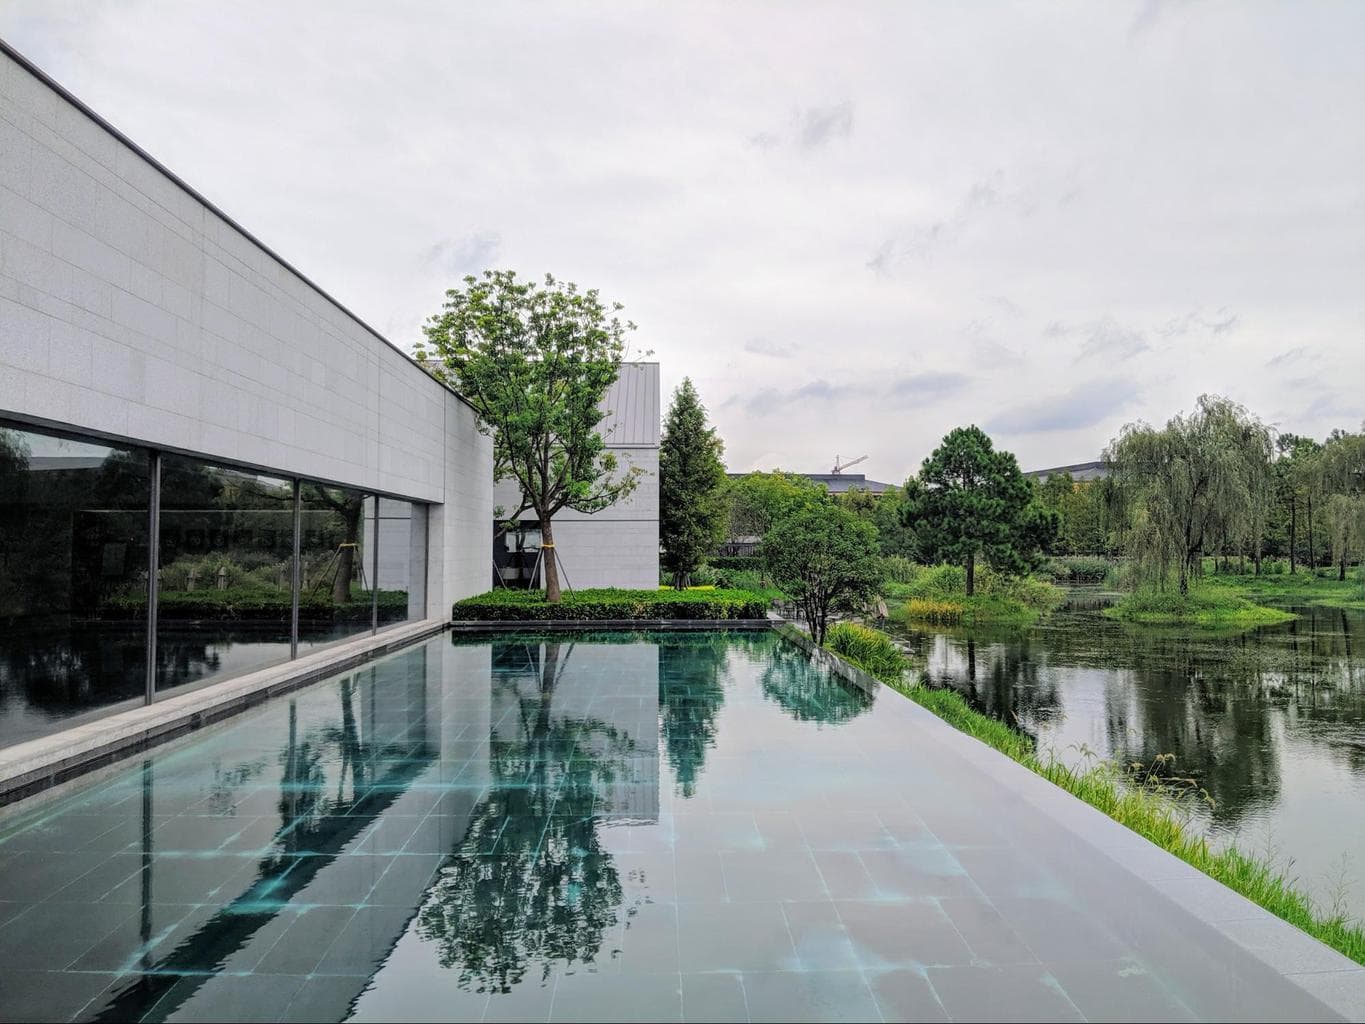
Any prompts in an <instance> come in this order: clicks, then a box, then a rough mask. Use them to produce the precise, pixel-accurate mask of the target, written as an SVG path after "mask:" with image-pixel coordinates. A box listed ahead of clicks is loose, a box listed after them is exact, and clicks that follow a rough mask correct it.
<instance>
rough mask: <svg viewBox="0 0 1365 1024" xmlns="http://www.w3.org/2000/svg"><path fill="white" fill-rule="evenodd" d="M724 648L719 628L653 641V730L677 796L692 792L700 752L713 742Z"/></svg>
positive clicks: (725, 642) (702, 755)
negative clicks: (656, 721) (656, 679)
mask: <svg viewBox="0 0 1365 1024" xmlns="http://www.w3.org/2000/svg"><path fill="white" fill-rule="evenodd" d="M729 654H730V638H729V637H728V636H727V635H726V634H723V633H699V634H696V635H691V634H684V633H680V634H676V635H674V636H668V637H665V638H664V639H662V640H660V642H659V731H660V734H661V738H662V740H663V744H664V749H665V751H666V752H667V755H668V766H669V767H670V768H671V769H672V770H673V778H674V780H675V781H676V783H677V787H678V794H679V795H680V796H683V797H691V796H692V795H693V794H694V793H695V792H696V790H697V779H698V777H699V776H700V775H701V771H702V768H703V767H704V766H705V764H706V752H707V751H708V750H710V749H711V748H712V747H714V746H715V745H716V719H717V717H718V716H719V715H720V709H721V707H722V706H723V705H724V704H725V684H724V673H725V667H726V662H727V660H728V658H729Z"/></svg>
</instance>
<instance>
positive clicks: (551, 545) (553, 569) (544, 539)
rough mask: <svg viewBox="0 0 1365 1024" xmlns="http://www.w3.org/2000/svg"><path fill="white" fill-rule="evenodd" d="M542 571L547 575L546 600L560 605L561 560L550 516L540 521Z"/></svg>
mask: <svg viewBox="0 0 1365 1024" xmlns="http://www.w3.org/2000/svg"><path fill="white" fill-rule="evenodd" d="M540 554H541V558H540V571H541V572H543V573H544V574H545V600H546V601H548V602H549V603H550V604H559V597H560V594H559V559H558V557H557V556H556V555H555V534H554V530H553V529H552V528H551V526H550V518H549V516H544V517H542V518H541V520H540Z"/></svg>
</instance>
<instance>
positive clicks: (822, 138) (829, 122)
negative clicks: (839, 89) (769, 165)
mask: <svg viewBox="0 0 1365 1024" xmlns="http://www.w3.org/2000/svg"><path fill="white" fill-rule="evenodd" d="M852 134H853V103H852V101H851V100H843V101H842V102H839V103H835V104H832V105H831V106H828V107H802V108H800V109H798V110H797V111H796V112H795V113H793V114H792V117H791V120H790V122H789V123H788V125H787V127H786V128H785V129H783V130H782V131H761V132H755V133H754V134H753V135H750V136H749V145H751V146H753V147H755V148H756V149H764V150H773V149H779V148H781V147H783V146H786V145H791V146H793V147H794V148H796V149H798V150H802V151H804V152H811V151H812V150H816V149H820V148H822V147H824V146H826V145H828V144H829V143H830V142H832V141H834V140H835V139H846V138H848V137H849V136H850V135H852Z"/></svg>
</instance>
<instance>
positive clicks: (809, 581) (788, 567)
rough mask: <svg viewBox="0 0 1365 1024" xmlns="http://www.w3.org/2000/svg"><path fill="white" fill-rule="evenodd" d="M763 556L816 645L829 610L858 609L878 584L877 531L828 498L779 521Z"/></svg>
mask: <svg viewBox="0 0 1365 1024" xmlns="http://www.w3.org/2000/svg"><path fill="white" fill-rule="evenodd" d="M763 557H764V559H765V560H766V561H767V564H768V570H769V571H770V572H771V573H772V575H773V579H774V580H775V581H776V583H777V585H778V586H779V587H781V588H782V589H783V590H784V591H785V592H786V593H787V595H788V596H789V597H791V598H792V600H794V601H796V602H797V604H799V605H800V606H801V612H802V615H803V616H804V617H805V620H806V625H807V626H809V627H810V632H811V636H812V638H814V640H815V642H816V643H817V644H823V643H824V642H825V627H826V625H827V624H828V622H829V616H830V613H831V612H835V611H854V610H857V609H859V608H861V607H862V606H863V605H864V604H866V603H867V601H869V600H870V599H871V598H872V597H874V596H875V595H876V593H877V590H878V588H879V587H880V586H881V582H882V567H881V557H880V555H879V554H878V552H877V530H876V527H874V526H873V525H872V524H871V523H869V522H866V521H865V520H862V519H859V518H858V517H857V516H856V515H854V514H853V513H852V512H850V511H849V510H848V509H846V508H843V507H841V506H839V505H837V504H835V503H834V502H833V501H830V500H829V499H828V498H826V499H825V500H824V501H821V502H819V503H818V504H812V505H807V506H804V507H799V508H797V509H796V510H795V511H793V512H790V513H788V514H787V515H786V516H784V517H783V518H781V519H779V520H778V521H777V523H776V524H775V525H774V526H773V527H772V529H770V530H769V531H768V532H767V533H766V534H765V535H764V537H763Z"/></svg>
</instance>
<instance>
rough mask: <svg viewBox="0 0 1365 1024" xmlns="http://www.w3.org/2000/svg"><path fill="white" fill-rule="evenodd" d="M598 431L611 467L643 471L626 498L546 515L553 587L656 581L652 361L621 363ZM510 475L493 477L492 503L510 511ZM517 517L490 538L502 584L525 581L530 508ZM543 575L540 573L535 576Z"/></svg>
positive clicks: (514, 493)
mask: <svg viewBox="0 0 1365 1024" xmlns="http://www.w3.org/2000/svg"><path fill="white" fill-rule="evenodd" d="M602 408H603V410H604V411H605V412H606V416H605V417H604V418H603V420H602V422H601V424H600V427H599V429H600V431H601V433H602V436H603V438H604V440H605V441H606V443H607V448H608V450H609V451H611V452H613V453H615V455H616V458H617V465H618V470H617V471H618V473H621V472H625V471H626V470H627V469H629V468H630V467H638V468H639V469H641V470H642V471H643V473H642V475H641V477H640V480H639V485H638V486H637V487H636V488H635V490H634V491H633V492H632V493H631V494H630V496H629V497H627V498H625V499H623V500H622V501H619V502H617V503H616V504H615V505H613V506H611V507H610V508H607V509H604V510H602V511H601V512H596V513H593V514H592V515H585V514H583V513H581V512H574V511H572V510H569V509H565V510H564V511H563V512H560V513H559V514H558V515H556V516H555V518H554V523H553V526H554V538H555V548H556V549H557V550H558V552H559V558H560V565H561V567H562V569H563V575H562V576H561V580H560V582H561V585H562V584H563V583H564V582H565V579H567V582H568V585H569V586H572V587H577V588H580V589H587V588H589V587H623V588H653V587H657V586H658V585H659V430H660V406H659V364H658V363H625V364H623V365H622V367H621V375H620V376H619V377H618V378H617V380H616V383H615V384H613V385H612V387H611V390H610V391H608V392H607V397H606V398H605V399H604V400H603V402H602ZM520 497H521V491H520V488H519V487H518V486H517V483H516V481H515V480H512V479H506V480H500V481H498V483H497V485H496V486H495V488H494V503H495V504H496V506H497V507H498V508H499V509H501V512H500V514H501V515H508V516H510V515H511V514H512V513H513V512H515V511H516V510H517V509H518V508H519V507H520V505H521V500H520ZM520 521H521V522H522V523H523V524H524V525H525V526H526V527H527V528H526V529H525V530H523V531H520V532H517V531H513V532H511V533H508V534H505V535H503V536H500V537H495V539H494V545H493V547H494V551H493V562H494V573H495V574H497V576H498V577H499V578H500V581H501V582H502V583H505V584H506V585H507V586H512V587H516V586H522V587H524V586H526V585H527V584H528V583H535V582H537V580H535V579H533V578H532V576H531V573H532V571H533V570H534V568H535V561H536V555H537V553H538V551H539V533H538V531H537V529H536V525H537V524H536V522H535V513H534V512H528V513H525V514H524V515H522V516H521V519H520ZM539 579H542V580H543V576H539Z"/></svg>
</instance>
